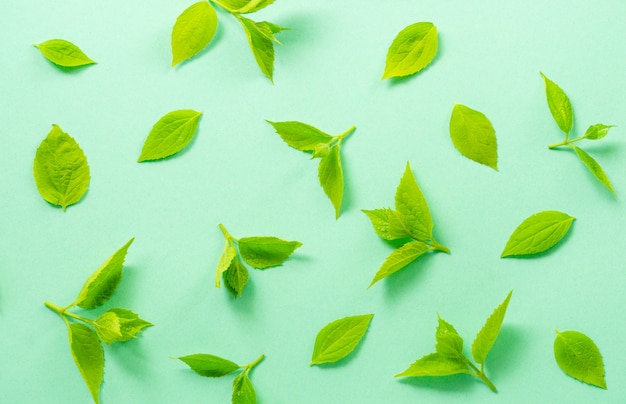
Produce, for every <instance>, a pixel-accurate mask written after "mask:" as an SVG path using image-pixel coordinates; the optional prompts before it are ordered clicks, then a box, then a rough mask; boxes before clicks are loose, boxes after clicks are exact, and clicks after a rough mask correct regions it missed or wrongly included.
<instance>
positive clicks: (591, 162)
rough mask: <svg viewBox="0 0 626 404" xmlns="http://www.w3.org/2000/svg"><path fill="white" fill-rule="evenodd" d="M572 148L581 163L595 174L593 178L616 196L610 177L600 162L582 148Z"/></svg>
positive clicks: (572, 146)
mask: <svg viewBox="0 0 626 404" xmlns="http://www.w3.org/2000/svg"><path fill="white" fill-rule="evenodd" d="M570 146H571V148H572V149H574V151H575V152H576V155H577V156H578V158H579V159H580V161H582V162H583V164H584V165H585V167H587V169H588V170H589V171H590V172H591V174H593V176H594V177H596V179H597V180H598V181H600V183H601V184H602V185H604V186H605V187H606V188H607V189H608V190H609V191H611V193H613V194H615V190H614V189H613V186H612V185H611V181H609V177H608V176H607V175H606V173H605V172H604V170H603V169H602V166H601V165H600V164H598V162H597V161H596V160H595V159H594V158H593V157H591V156H590V155H589V154H587V152H586V151H584V150H583V149H581V148H580V147H576V146H574V145H570Z"/></svg>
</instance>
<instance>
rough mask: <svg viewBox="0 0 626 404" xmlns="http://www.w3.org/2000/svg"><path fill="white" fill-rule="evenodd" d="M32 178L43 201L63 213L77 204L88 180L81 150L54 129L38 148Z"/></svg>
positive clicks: (87, 166)
mask: <svg viewBox="0 0 626 404" xmlns="http://www.w3.org/2000/svg"><path fill="white" fill-rule="evenodd" d="M33 176H34V177H35V183H36V184H37V190H38V191H39V194H41V196H42V197H43V199H45V200H46V201H47V202H49V203H51V204H53V205H59V206H61V207H62V208H63V210H65V209H66V208H67V207H68V206H69V205H73V204H75V203H76V202H78V201H80V199H81V198H82V197H83V195H84V194H85V192H87V188H88V187H89V180H90V178H91V177H90V175H89V165H88V164H87V158H86V157H85V154H84V153H83V150H82V149H81V148H80V146H79V145H78V143H76V140H74V138H73V137H71V136H70V135H68V134H67V133H65V132H63V131H62V130H61V128H60V127H59V126H57V125H52V130H51V131H50V133H48V136H47V137H46V138H45V139H44V140H43V141H42V142H41V144H40V145H39V147H38V148H37V152H36V154H35V161H34V164H33Z"/></svg>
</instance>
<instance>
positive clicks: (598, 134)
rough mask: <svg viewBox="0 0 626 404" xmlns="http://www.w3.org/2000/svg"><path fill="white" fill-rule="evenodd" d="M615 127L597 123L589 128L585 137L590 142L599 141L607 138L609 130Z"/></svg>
mask: <svg viewBox="0 0 626 404" xmlns="http://www.w3.org/2000/svg"><path fill="white" fill-rule="evenodd" d="M614 127H615V125H603V124H601V123H597V124H595V125H591V126H590V127H589V128H587V132H585V135H584V136H583V137H584V138H586V139H590V140H599V139H602V138H603V137H605V136H606V135H607V134H608V133H609V130H610V129H611V128H614Z"/></svg>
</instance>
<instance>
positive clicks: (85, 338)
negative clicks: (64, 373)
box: [68, 323, 104, 404]
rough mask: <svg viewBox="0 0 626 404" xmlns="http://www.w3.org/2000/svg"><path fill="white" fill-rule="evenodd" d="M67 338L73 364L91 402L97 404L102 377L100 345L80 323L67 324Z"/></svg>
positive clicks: (102, 357)
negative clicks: (81, 378) (89, 395)
mask: <svg viewBox="0 0 626 404" xmlns="http://www.w3.org/2000/svg"><path fill="white" fill-rule="evenodd" d="M68 337H69V341H70V350H71V351H72V357H73V358H74V363H76V367H77V368H78V370H79V371H80V374H81V376H82V377H83V379H84V380H85V383H86V384H87V388H88V389H89V392H90V393H91V396H92V397H93V401H94V402H95V403H96V404H97V403H98V402H99V399H98V392H99V391H100V385H101V384H102V378H103V375H104V351H103V350H102V345H100V341H99V340H98V336H97V335H96V333H95V332H93V331H92V330H91V328H89V327H87V326H86V325H84V324H80V323H70V324H68Z"/></svg>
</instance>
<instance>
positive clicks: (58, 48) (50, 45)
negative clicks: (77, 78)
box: [35, 39, 96, 67]
mask: <svg viewBox="0 0 626 404" xmlns="http://www.w3.org/2000/svg"><path fill="white" fill-rule="evenodd" d="M35 47H36V48H37V49H39V51H40V52H41V54H42V55H43V56H44V57H45V58H46V59H48V60H49V61H51V62H52V63H54V64H55V65H57V66H61V67H79V66H86V65H91V64H94V63H96V62H95V61H93V60H91V59H90V58H89V57H88V56H87V55H85V53H84V52H83V51H82V50H81V49H80V48H79V47H78V46H76V45H74V44H73V43H71V42H69V41H66V40H64V39H50V40H48V41H45V42H42V43H40V44H39V45H35Z"/></svg>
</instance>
